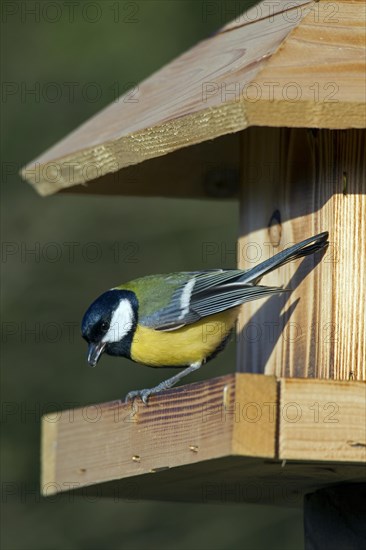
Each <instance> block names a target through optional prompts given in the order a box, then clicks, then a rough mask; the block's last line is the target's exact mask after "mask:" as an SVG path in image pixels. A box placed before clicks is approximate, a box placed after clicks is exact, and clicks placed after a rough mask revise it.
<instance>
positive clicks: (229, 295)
mask: <svg viewBox="0 0 366 550" xmlns="http://www.w3.org/2000/svg"><path fill="white" fill-rule="evenodd" d="M182 275H183V274H179V278H180V280H179V281H178V280H177V276H178V274H176V275H172V276H171V279H169V278H167V277H166V278H165V280H164V282H163V281H162V280H160V281H159V284H158V285H156V287H155V288H156V292H155V294H154V288H153V287H154V286H155V285H151V286H150V291H149V293H148V294H149V298H148V296H147V294H146V293H143V295H144V296H145V297H146V299H149V301H150V303H149V306H150V307H149V310H150V312H149V313H147V311H146V306H145V307H144V304H140V308H139V322H140V323H141V324H142V325H145V326H148V327H150V328H154V329H155V330H175V329H178V328H181V327H182V326H184V325H189V324H191V323H194V322H196V321H198V320H200V319H201V318H202V317H206V316H208V315H214V314H215V313H220V312H222V311H225V310H227V309H230V308H233V307H236V306H239V305H241V304H243V303H244V302H248V301H250V300H256V299H258V298H262V297H264V296H267V295H269V294H273V293H278V292H283V291H284V290H283V289H282V288H277V287H265V286H259V285H252V284H250V283H249V284H248V283H245V284H243V283H241V282H240V281H239V279H240V277H242V276H243V271H242V270H236V269H232V270H212V271H204V272H198V273H190V274H188V273H187V274H184V275H186V277H185V278H184V279H183V278H182ZM169 281H174V284H175V283H176V284H177V287H176V288H175V289H174V291H173V293H172V294H170V301H169V303H167V304H165V305H164V306H163V307H156V306H157V305H158V303H159V301H161V299H160V297H159V292H158V289H159V288H162V287H161V286H160V285H161V284H162V283H163V284H169ZM151 301H152V302H153V303H154V307H153V308H152V307H151V306H152V303H151ZM141 306H142V307H141ZM144 311H146V313H147V314H144Z"/></svg>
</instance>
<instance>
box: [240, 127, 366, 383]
mask: <svg viewBox="0 0 366 550" xmlns="http://www.w3.org/2000/svg"><path fill="white" fill-rule="evenodd" d="M242 137H243V144H242V151H243V160H242V162H243V166H242V194H241V205H242V206H241V214H240V219H241V221H240V235H241V237H240V240H239V249H238V250H239V266H240V267H242V268H249V267H251V266H253V265H255V264H256V263H258V262H259V261H262V260H264V259H266V258H268V257H269V256H271V255H273V254H274V253H276V252H278V251H280V250H282V249H283V248H285V247H287V246H288V245H290V244H292V243H294V242H299V241H301V240H302V239H304V238H306V237H309V236H311V235H315V234H317V233H320V232H321V231H326V230H327V231H329V240H330V246H329V249H328V251H327V252H326V253H325V255H324V256H323V257H321V255H319V254H318V255H317V256H312V257H309V258H306V259H304V260H301V261H297V262H291V263H289V264H287V265H286V266H283V267H282V268H281V269H279V270H276V271H274V272H273V273H271V274H269V275H268V276H266V277H265V278H264V279H263V282H264V284H268V285H271V286H272V285H273V286H281V285H285V286H287V287H289V288H292V289H293V292H291V294H288V295H282V296H275V297H272V298H270V299H268V300H266V301H265V302H263V301H259V300H258V301H256V302H251V303H248V304H245V305H244V306H243V308H242V312H241V316H240V322H239V327H238V330H239V333H238V341H239V358H238V370H239V371H244V372H248V371H250V372H257V373H258V372H259V373H266V374H275V375H277V376H285V377H306V378H308V377H310V378H312V377H318V378H332V379H343V380H348V379H352V380H365V379H366V320H365V304H364V300H362V299H359V297H360V296H364V295H366V278H365V272H364V269H363V267H362V266H364V265H366V248H365V246H362V244H361V243H362V242H363V238H364V235H365V234H366V216H365V214H366V161H365V157H364V153H363V151H364V150H365V146H366V143H365V142H366V133H365V131H363V130H347V131H329V130H319V131H311V130H306V129H293V130H291V129H285V128H284V129H274V128H273V129H268V128H251V129H249V130H247V131H246V132H244V133H243V136H242Z"/></svg>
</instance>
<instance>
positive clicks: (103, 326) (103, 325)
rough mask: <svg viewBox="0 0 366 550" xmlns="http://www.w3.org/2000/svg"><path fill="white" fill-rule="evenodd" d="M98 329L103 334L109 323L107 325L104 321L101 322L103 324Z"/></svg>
mask: <svg viewBox="0 0 366 550" xmlns="http://www.w3.org/2000/svg"><path fill="white" fill-rule="evenodd" d="M100 328H101V329H102V331H103V332H107V330H108V329H109V323H107V322H106V321H103V323H102V324H101V325H100Z"/></svg>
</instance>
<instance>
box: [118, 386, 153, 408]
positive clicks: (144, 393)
mask: <svg viewBox="0 0 366 550" xmlns="http://www.w3.org/2000/svg"><path fill="white" fill-rule="evenodd" d="M152 393H153V391H152V390H151V389H146V390H133V391H130V392H128V394H127V395H126V397H125V403H129V402H130V401H131V402H132V403H133V402H134V400H135V399H136V398H137V397H140V399H141V401H142V402H143V403H144V405H147V401H148V399H149V397H150V395H151V394H152Z"/></svg>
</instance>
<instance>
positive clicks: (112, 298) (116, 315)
mask: <svg viewBox="0 0 366 550" xmlns="http://www.w3.org/2000/svg"><path fill="white" fill-rule="evenodd" d="M137 316H138V302H137V298H136V295H135V293H134V292H131V291H129V290H119V289H113V290H108V291H107V292H105V293H104V294H102V295H101V296H99V298H97V299H96V300H95V302H93V303H92V304H91V306H89V308H88V309H87V311H86V313H85V315H84V317H83V320H82V323H81V334H82V337H83V338H84V340H86V341H87V342H88V344H89V349H88V363H89V365H90V366H92V367H95V365H96V364H97V362H98V360H99V358H100V356H101V355H102V353H103V352H105V353H108V354H109V355H121V356H125V357H129V355H130V348H131V343H132V338H133V334H134V332H135V329H136V325H137Z"/></svg>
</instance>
